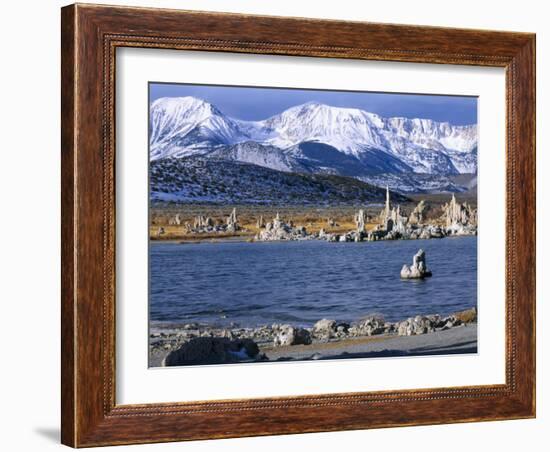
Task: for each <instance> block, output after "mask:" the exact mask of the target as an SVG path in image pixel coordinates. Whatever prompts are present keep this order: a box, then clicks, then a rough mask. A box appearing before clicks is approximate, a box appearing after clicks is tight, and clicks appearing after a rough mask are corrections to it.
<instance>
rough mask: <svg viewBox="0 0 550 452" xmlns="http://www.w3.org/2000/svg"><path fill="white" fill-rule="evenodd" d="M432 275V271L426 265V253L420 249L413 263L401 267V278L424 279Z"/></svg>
mask: <svg viewBox="0 0 550 452" xmlns="http://www.w3.org/2000/svg"><path fill="white" fill-rule="evenodd" d="M428 276H432V272H431V271H429V270H428V267H427V266H426V253H425V252H424V250H422V249H420V250H418V252H417V253H416V254H415V255H414V256H413V264H412V265H411V266H408V265H407V264H405V265H403V268H402V269H401V278H403V279H423V278H426V277H428Z"/></svg>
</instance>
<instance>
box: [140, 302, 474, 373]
mask: <svg viewBox="0 0 550 452" xmlns="http://www.w3.org/2000/svg"><path fill="white" fill-rule="evenodd" d="M475 323H477V310H476V308H472V309H468V310H466V311H461V312H457V313H454V314H451V315H448V316H440V315H438V314H433V315H417V316H415V317H410V318H408V319H405V320H402V321H398V322H387V321H385V320H384V318H383V317H381V316H374V315H373V316H368V317H365V318H363V319H360V320H358V321H355V322H351V323H349V322H339V321H337V320H332V319H321V320H319V321H318V322H316V323H315V324H314V325H313V326H311V327H301V326H295V325H289V324H274V325H263V326H260V327H256V328H241V327H231V328H217V327H212V326H208V325H200V324H197V323H189V324H184V325H178V326H172V327H166V326H162V325H160V326H159V327H155V328H153V329H152V330H151V333H150V338H149V344H150V362H151V365H152V366H158V365H162V366H181V365H200V364H226V363H237V362H259V361H272V360H280V358H275V356H273V358H272V357H270V351H273V350H277V349H284V348H288V349H292V348H293V347H296V346H304V347H303V348H304V349H307V348H311V349H312V351H313V349H315V348H316V346H320V345H323V344H331V343H338V342H342V343H345V342H346V341H352V340H359V339H368V338H372V339H376V338H379V339H384V338H395V337H407V336H420V335H428V334H431V333H439V332H444V331H448V330H451V329H454V328H457V327H462V326H464V325H468V324H475ZM296 348H298V347H296ZM272 355H277V353H274V354H273V353H272ZM311 356H312V358H311V359H315V358H314V356H315V353H313V354H312V355H311ZM274 358H275V359H274ZM300 359H304V358H303V357H302V358H300Z"/></svg>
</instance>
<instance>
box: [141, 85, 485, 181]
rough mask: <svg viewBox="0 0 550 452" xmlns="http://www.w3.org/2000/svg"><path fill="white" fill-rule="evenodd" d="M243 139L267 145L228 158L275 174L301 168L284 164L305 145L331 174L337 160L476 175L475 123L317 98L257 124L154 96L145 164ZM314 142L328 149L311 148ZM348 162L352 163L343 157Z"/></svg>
mask: <svg viewBox="0 0 550 452" xmlns="http://www.w3.org/2000/svg"><path fill="white" fill-rule="evenodd" d="M246 142H255V143H257V144H260V145H263V146H265V148H257V147H254V146H251V145H247V146H245V147H242V148H235V149H232V150H231V152H228V154H227V158H231V159H233V160H239V161H248V162H255V161H256V160H258V161H259V162H263V163H261V165H262V166H267V167H273V168H274V169H279V168H281V167H287V166H288V167H289V168H290V167H292V168H299V167H300V165H301V163H299V162H298V163H297V162H296V161H292V162H290V161H289V160H288V159H287V157H288V156H293V158H296V155H295V154H296V153H297V152H298V154H303V153H304V152H305V151H304V150H303V148H301V147H300V146H301V145H302V144H303V143H310V145H308V146H309V147H308V148H307V152H309V153H311V152H314V153H315V159H314V160H315V161H316V162H317V163H316V165H317V164H318V165H320V168H321V170H322V171H328V170H330V171H333V170H334V168H332V167H331V164H329V163H327V160H330V161H331V162H332V163H334V162H335V161H337V160H338V161H339V162H340V163H341V162H342V161H345V162H346V164H345V166H346V167H353V168H355V169H354V171H355V170H356V169H357V165H359V166H361V165H362V166H364V167H365V171H366V172H370V173H371V174H372V172H373V171H381V170H382V169H384V170H386V169H388V168H390V169H391V172H413V173H423V174H459V173H476V172H477V126H476V125H475V124H473V125H466V126H454V125H451V124H449V123H448V122H437V121H433V120H431V119H421V118H413V119H410V118H401V117H394V118H384V117H381V116H379V115H377V114H374V113H370V112H367V111H365V110H361V109H359V108H347V107H335V106H330V105H327V104H324V103H321V102H316V101H313V102H307V103H305V104H301V105H296V106H293V107H290V108H288V109H286V110H284V111H283V112H281V113H280V114H277V115H274V116H272V117H270V118H267V119H265V120H262V121H245V120H240V119H234V118H231V117H229V116H227V115H225V114H224V113H222V112H221V111H220V110H219V109H218V108H216V107H215V106H214V105H212V104H210V103H209V102H206V101H204V100H201V99H197V98H194V97H190V96H189V97H175V98H167V97H165V98H160V99H157V100H155V101H154V102H153V103H152V104H151V116H150V145H151V160H156V159H160V158H164V157H185V156H189V155H196V154H200V155H205V154H208V153H212V152H214V151H216V152H217V153H218V154H219V152H221V151H220V148H221V147H224V146H234V145H237V144H240V143H246ZM314 143H319V144H322V145H326V147H322V146H321V147H316V148H315V147H312V146H313V145H314ZM297 146H298V148H297ZM312 149H315V151H313V150H312ZM335 152H336V154H335ZM246 153H251V155H250V156H248V157H247V156H245V154H246ZM277 153H280V156H277V155H276V154H277ZM338 153H339V154H340V155H341V157H338V156H337V154H338ZM222 154H223V152H222ZM252 154H253V155H252ZM325 154H326V155H325ZM329 154H330V158H329ZM299 158H302V159H303V158H304V157H303V155H302V156H301V157H300V156H299ZM349 158H352V159H355V161H356V163H357V164H355V163H354V164H352V163H351V161H350V160H346V159H349ZM342 159H344V160H342ZM323 160H325V162H324V163H326V165H325V164H324V163H323ZM289 162H290V163H289ZM306 163H307V164H308V165H309V164H310V163H311V162H306ZM340 163H339V164H340ZM331 168H332V169H331Z"/></svg>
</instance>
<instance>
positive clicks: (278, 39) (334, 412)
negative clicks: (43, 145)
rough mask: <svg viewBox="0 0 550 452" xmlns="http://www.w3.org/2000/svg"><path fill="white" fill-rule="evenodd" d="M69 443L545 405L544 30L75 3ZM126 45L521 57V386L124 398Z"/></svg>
mask: <svg viewBox="0 0 550 452" xmlns="http://www.w3.org/2000/svg"><path fill="white" fill-rule="evenodd" d="M61 37H62V149H61V154H62V350H61V352H62V360H61V362H62V364H61V375H62V381H61V385H62V442H63V443H64V444H66V445H69V446H73V447H86V446H101V445H113V444H133V443H149V442H162V441H181V440H198V439H212V438H228V437H238V436H256V435H274V434H289V433H303V432H320V431H336V430H351V429H365V428H378V427H392V426H404V425H426V424H442V423H452V422H471V421H487V420H501V419H519V418H531V417H534V416H535V35H534V34H528V33H509V32H495V31H482V30H466V29H464V30H463V29H449V28H436V27H419V26H408V25H389V24H374V23H359V22H339V21H328V20H313V19H298V18H280V17H265V16H247V15H237V14H218V13H205V12H189V11H176V10H162V9H144V8H126V7H109V6H93V5H79V4H76V5H71V6H67V7H64V8H63V9H62V27H61ZM118 47H146V48H162V49H181V50H201V51H217V52H218V51H219V52H235V53H254V54H273V55H297V56H310V57H329V58H351V59H363V60H383V61H395V62H419V63H439V64H460V65H474V66H494V67H502V68H505V69H506V93H505V94H506V109H507V120H506V122H507V124H506V137H507V141H506V257H507V261H506V383H505V384H502V385H491V386H473V387H452V388H439V389H430V388H426V389H415V390H399V391H384V392H364V393H345V394H336V395H335V394H326V395H322V394H321V395H316V396H300V397H274V398H264V399H245V400H220V401H214V402H212V401H210V402H178V401H174V402H173V403H164V404H150V405H126V406H124V405H123V406H121V405H117V404H116V403H115V366H116V362H115V315H116V312H115V247H114V245H115V180H116V175H115V170H114V168H115V165H114V161H115V134H114V130H115V123H114V120H115V105H114V102H115V96H114V87H115V65H116V58H115V50H116V49H117V48H118Z"/></svg>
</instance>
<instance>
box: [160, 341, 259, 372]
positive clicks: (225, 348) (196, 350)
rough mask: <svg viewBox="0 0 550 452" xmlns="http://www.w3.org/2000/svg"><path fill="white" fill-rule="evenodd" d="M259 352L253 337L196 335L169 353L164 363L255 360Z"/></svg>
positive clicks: (167, 364)
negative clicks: (237, 337) (236, 338)
mask: <svg viewBox="0 0 550 452" xmlns="http://www.w3.org/2000/svg"><path fill="white" fill-rule="evenodd" d="M259 353H260V349H259V348H258V345H257V344H256V342H254V341H253V340H251V339H238V340H232V339H229V338H224V337H196V338H193V339H191V340H190V341H189V342H186V343H185V344H183V345H182V346H181V347H180V348H178V349H176V350H173V351H171V352H170V353H168V355H166V357H165V358H164V360H163V361H162V365H163V366H183V365H192V364H197V365H198V364H227V363H236V362H240V361H253V360H256V359H257V358H258V355H259Z"/></svg>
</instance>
